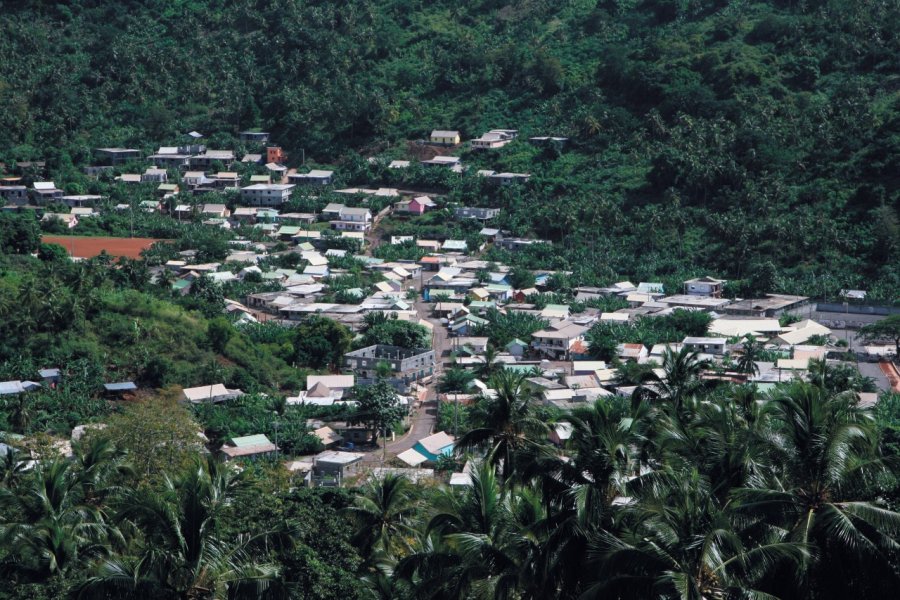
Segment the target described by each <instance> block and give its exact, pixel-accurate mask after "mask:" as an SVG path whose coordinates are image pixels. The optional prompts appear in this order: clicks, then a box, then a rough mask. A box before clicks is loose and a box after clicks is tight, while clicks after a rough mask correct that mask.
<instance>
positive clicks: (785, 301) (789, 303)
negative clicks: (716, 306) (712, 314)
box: [725, 294, 809, 318]
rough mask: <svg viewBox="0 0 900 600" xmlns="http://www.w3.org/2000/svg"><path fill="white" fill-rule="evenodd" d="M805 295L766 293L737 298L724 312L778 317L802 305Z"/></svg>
mask: <svg viewBox="0 0 900 600" xmlns="http://www.w3.org/2000/svg"><path fill="white" fill-rule="evenodd" d="M808 301H809V298H807V297H806V296H790V295H787V294H766V297H765V298H756V299H748V300H739V301H737V302H732V303H731V304H729V305H728V306H726V307H725V314H728V315H740V316H745V317H760V318H761V317H778V316H780V315H782V314H784V313H785V312H787V311H789V310H793V309H795V308H799V307H801V306H804V305H805V304H806V303H807V302H808Z"/></svg>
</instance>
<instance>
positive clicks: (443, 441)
mask: <svg viewBox="0 0 900 600" xmlns="http://www.w3.org/2000/svg"><path fill="white" fill-rule="evenodd" d="M455 442H456V439H455V438H454V437H453V436H452V435H449V434H448V433H446V432H443V431H438V432H436V433H433V434H431V435H429V436H428V437H425V438H422V439H421V440H419V441H418V442H416V445H415V446H413V450H415V451H416V452H418V453H419V454H421V455H422V456H424V457H425V459H426V460H427V461H430V462H434V461H436V460H437V459H438V458H439V457H441V456H449V455H450V454H452V453H453V447H454V444H455Z"/></svg>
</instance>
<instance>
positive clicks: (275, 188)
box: [241, 183, 294, 206]
mask: <svg viewBox="0 0 900 600" xmlns="http://www.w3.org/2000/svg"><path fill="white" fill-rule="evenodd" d="M293 189H294V186H293V185H291V184H281V183H275V184H271V183H270V184H265V183H257V184H254V185H248V186H246V187H243V188H241V202H242V203H244V204H249V205H250V206H281V205H282V204H284V203H285V202H287V201H288V200H290V198H291V190H293Z"/></svg>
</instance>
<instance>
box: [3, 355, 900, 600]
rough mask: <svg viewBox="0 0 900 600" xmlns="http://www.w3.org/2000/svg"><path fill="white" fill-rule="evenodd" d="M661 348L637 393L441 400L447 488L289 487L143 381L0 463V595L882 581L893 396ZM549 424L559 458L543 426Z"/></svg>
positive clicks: (817, 586)
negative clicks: (234, 463)
mask: <svg viewBox="0 0 900 600" xmlns="http://www.w3.org/2000/svg"><path fill="white" fill-rule="evenodd" d="M664 368H665V369H666V371H667V373H666V377H665V379H664V381H665V385H664V386H660V385H659V382H654V383H652V384H648V387H647V390H648V391H650V392H651V393H650V394H647V395H638V396H636V397H635V399H634V400H633V401H631V402H629V401H628V400H626V399H624V398H613V399H599V400H598V401H597V402H596V403H593V404H591V403H588V404H585V405H584V406H582V407H580V408H577V409H575V410H574V411H572V413H571V414H566V413H560V412H558V411H556V412H549V411H547V410H546V409H542V408H538V407H537V404H536V402H535V396H534V393H535V392H534V390H533V388H531V387H530V386H528V385H527V384H526V382H525V380H524V376H522V375H516V374H512V373H509V372H500V373H498V374H497V375H495V376H494V377H493V379H492V380H491V386H492V387H493V389H495V390H496V391H497V393H496V396H495V397H493V398H488V397H479V398H478V399H477V401H476V403H475V404H474V405H471V406H468V407H462V410H461V411H460V414H459V415H458V416H457V415H455V414H452V413H451V412H450V411H442V412H444V413H445V414H442V416H441V418H442V420H446V421H447V422H448V423H449V422H451V421H455V420H456V419H457V418H459V420H460V423H461V424H462V425H464V427H465V428H466V433H465V434H464V435H462V436H461V438H460V440H459V443H458V445H457V455H456V457H455V458H454V459H446V460H441V461H439V466H440V465H443V466H445V467H446V468H453V469H455V470H458V469H460V468H461V464H462V463H463V462H464V461H465V460H467V459H468V460H472V459H471V455H470V454H469V453H470V452H473V453H475V454H476V455H479V456H483V460H481V461H475V462H473V465H474V467H473V468H472V471H471V474H472V480H473V485H471V486H466V487H462V488H457V489H448V488H446V487H444V486H429V485H414V484H412V483H411V482H410V481H409V480H407V479H406V478H404V477H403V476H398V475H387V476H385V477H383V478H381V479H373V480H370V481H369V482H367V483H366V484H365V485H363V486H362V487H359V488H357V489H355V490H352V491H343V490H334V491H329V490H324V489H318V490H307V489H302V488H299V489H298V487H297V486H298V482H297V481H296V480H293V479H292V478H291V475H290V474H288V473H287V472H285V471H283V470H282V467H279V466H277V465H274V464H269V463H267V462H265V461H263V462H257V463H246V464H244V465H243V469H242V470H241V472H240V473H238V472H237V471H235V470H232V469H230V468H227V467H225V466H223V465H221V464H219V463H217V462H216V461H214V460H203V461H198V458H197V453H196V448H197V447H198V445H199V442H198V438H197V436H196V432H197V430H198V427H199V425H198V424H197V423H196V422H195V421H193V420H192V418H191V415H190V413H189V412H188V411H187V410H186V409H184V408H183V407H180V406H179V405H177V404H176V403H174V402H173V401H172V398H171V396H170V395H167V393H164V394H163V395H162V396H161V397H160V398H157V399H154V400H149V401H147V402H145V403H139V404H135V405H134V406H132V407H130V408H129V409H127V410H126V411H124V412H123V413H121V414H120V415H117V416H115V417H113V418H112V419H110V421H109V426H108V427H107V428H105V429H97V430H94V431H92V432H89V433H88V434H87V435H86V436H85V437H84V438H83V439H82V440H81V441H80V442H78V443H76V444H75V445H74V451H75V456H74V459H73V460H71V461H69V460H59V459H53V458H52V454H51V453H52V452H53V451H52V450H51V449H49V448H44V449H43V450H41V449H35V451H36V452H37V456H38V457H40V458H41V459H42V460H40V462H39V463H38V464H37V465H35V466H34V467H33V468H26V463H25V460H24V459H25V458H26V457H25V456H23V455H20V454H17V453H16V452H15V451H11V452H10V453H9V454H8V455H7V456H6V457H5V458H4V460H3V461H0V499H2V502H0V539H2V540H3V541H4V545H3V551H2V553H0V568H2V570H3V573H4V578H3V580H2V583H0V597H3V598H10V599H26V598H30V599H36V598H40V599H43V598H48V599H49V598H76V597H78V598H103V599H111V598H142V599H143V598H154V599H155V598H160V599H163V598H165V599H210V600H211V599H213V598H256V599H276V598H291V599H306V598H317V599H321V598H350V599H356V598H360V599H362V598H372V597H376V598H392V599H397V598H400V599H404V598H410V599H412V598H436V599H437V598H439V599H447V600H450V599H459V600H463V599H466V600H468V599H474V598H522V599H534V600H537V599H538V598H540V599H547V598H573V599H574V598H600V597H612V598H617V599H622V600H624V599H630V598H634V599H636V600H637V599H644V598H648V597H658V598H682V599H683V598H688V599H697V600H699V599H702V598H744V597H776V598H785V599H791V600H793V599H797V600H808V599H817V600H819V599H821V600H828V599H831V598H835V599H837V598H847V597H859V598H881V597H890V594H891V592H890V590H891V589H896V585H897V583H898V581H900V572H898V570H897V568H898V564H900V557H898V554H897V552H898V551H897V540H898V537H900V513H898V512H897V510H898V508H900V487H898V482H900V480H898V473H897V470H896V459H897V448H898V447H897V435H896V432H897V430H898V428H900V412H898V409H900V402H898V398H897V396H896V395H894V396H891V395H885V396H884V397H883V398H882V401H881V403H879V405H878V407H877V409H876V410H875V411H874V412H873V411H870V410H868V409H863V408H861V407H859V406H858V405H857V401H856V396H855V394H853V393H852V392H851V393H846V392H843V391H841V390H842V389H843V388H841V387H839V386H840V383H836V382H835V381H834V378H831V377H828V376H827V373H825V372H824V371H823V373H822V375H823V376H822V377H820V378H813V381H812V382H810V383H805V382H793V383H790V384H784V385H780V386H778V387H777V388H776V389H774V390H773V391H772V392H771V393H769V394H765V395H763V394H760V393H759V392H758V391H757V390H756V389H755V388H754V387H752V386H742V385H732V384H720V385H719V386H718V387H714V388H710V387H709V386H708V385H706V384H705V382H703V381H702V380H701V379H700V377H699V373H700V370H699V363H698V362H697V359H696V355H695V354H694V353H691V352H688V351H682V352H680V353H678V354H677V355H672V356H667V357H666V360H665V361H664ZM370 390H372V391H373V395H378V394H380V393H381V392H378V391H377V386H373V387H372V388H370ZM384 391H385V392H388V393H390V394H392V393H393V392H392V391H390V390H388V389H385V390H384ZM651 397H652V400H650V398H651ZM371 400H372V403H371V404H372V406H373V407H374V406H376V405H378V404H382V407H387V404H384V403H379V402H378V401H377V400H376V399H375V398H374V397H373V398H371ZM388 404H389V403H388ZM234 410H235V411H236V412H234V413H233V414H234V415H235V416H236V418H239V417H237V415H239V412H240V409H234ZM388 410H389V409H388ZM378 418H380V417H379V416H375V415H374V414H373V419H375V420H377V419H378ZM559 420H565V421H567V422H569V423H570V424H571V436H570V437H569V439H568V440H567V441H565V442H563V445H564V449H565V451H566V455H563V454H562V453H560V451H559V449H558V448H557V447H555V446H553V445H551V444H550V442H549V441H548V438H547V436H548V433H549V432H550V431H551V430H552V429H553V428H554V427H555V426H556V422H557V421H559Z"/></svg>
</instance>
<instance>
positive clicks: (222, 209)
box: [200, 204, 231, 219]
mask: <svg viewBox="0 0 900 600" xmlns="http://www.w3.org/2000/svg"><path fill="white" fill-rule="evenodd" d="M200 214H201V215H203V216H205V217H213V218H217V219H226V218H228V216H229V215H230V214H231V211H229V210H228V207H227V206H225V205H224V204H204V205H203V208H202V209H201V210H200Z"/></svg>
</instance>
